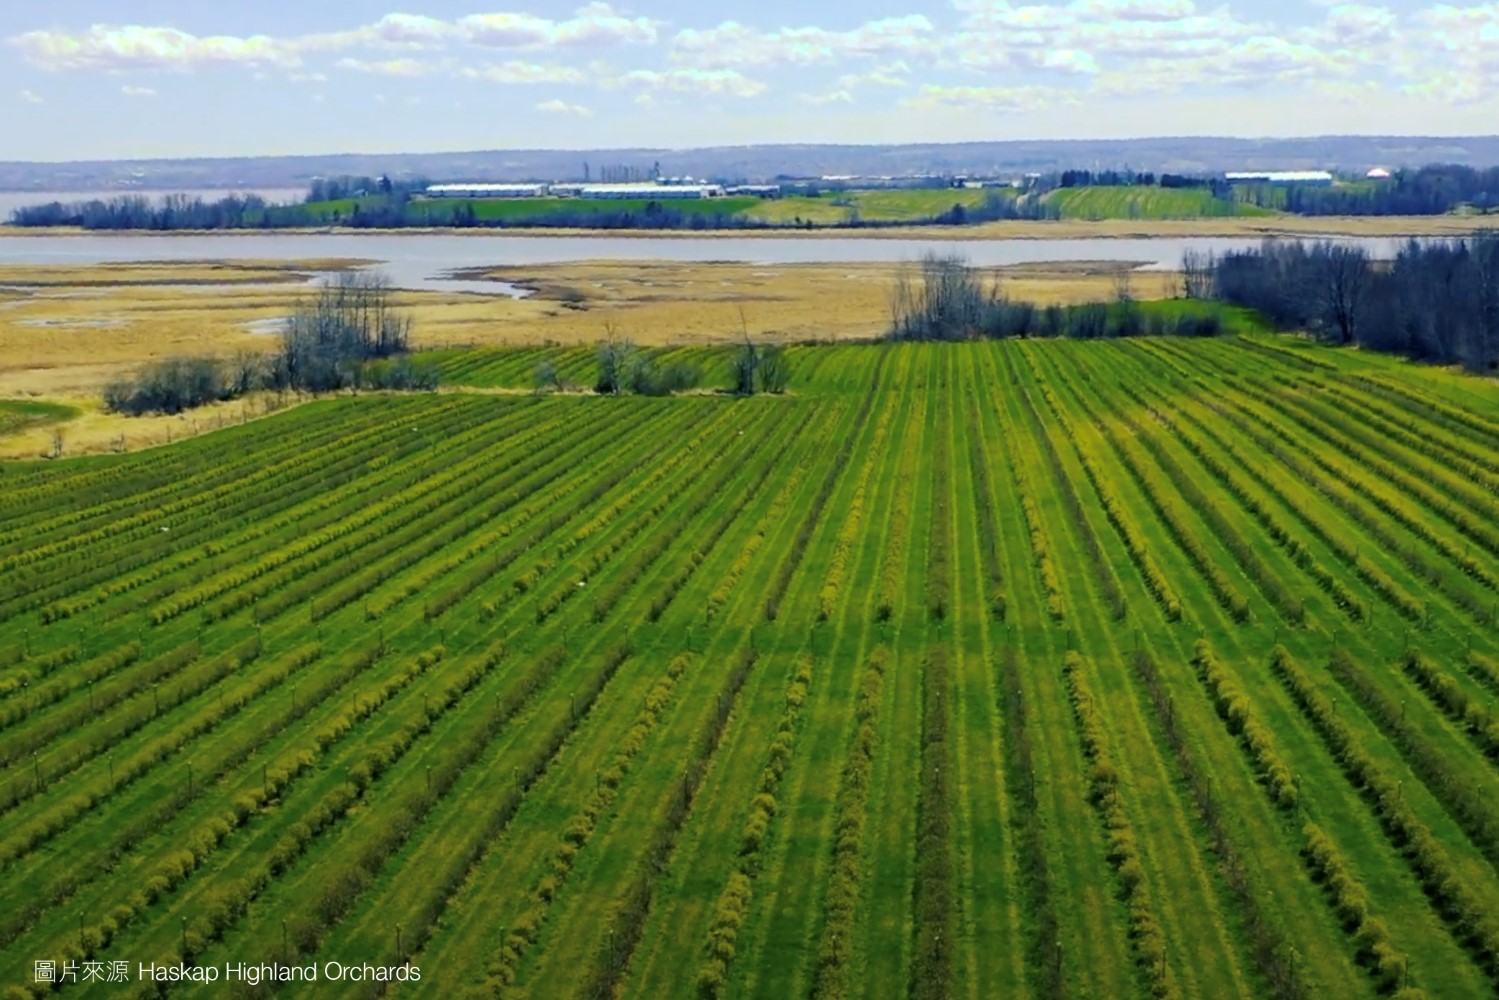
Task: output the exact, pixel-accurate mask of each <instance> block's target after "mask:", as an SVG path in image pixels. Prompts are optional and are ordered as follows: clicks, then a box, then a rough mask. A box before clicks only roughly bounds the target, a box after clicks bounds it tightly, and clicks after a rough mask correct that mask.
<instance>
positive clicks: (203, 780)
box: [0, 639, 322, 857]
mask: <svg viewBox="0 0 1499 1000" xmlns="http://www.w3.org/2000/svg"><path fill="white" fill-rule="evenodd" d="M259 655H260V645H259V641H258V640H256V639H251V640H249V641H248V642H246V643H242V644H241V645H240V647H238V648H237V650H236V651H232V652H230V653H228V654H225V655H224V656H221V657H218V658H217V659H215V660H214V661H213V662H212V664H211V665H210V669H209V671H208V673H207V675H206V676H205V677H204V678H203V679H202V682H201V684H194V685H193V687H192V689H191V691H190V693H186V694H181V695H177V696H173V698H172V702H173V705H174V706H175V705H177V704H182V703H184V702H186V701H188V700H190V699H191V698H193V697H196V696H197V695H199V694H202V693H203V692H204V691H206V690H208V688H210V687H212V686H214V685H216V684H218V683H220V682H221V681H223V680H224V679H225V678H227V677H228V676H229V675H231V674H234V673H237V672H239V671H240V670H241V669H242V668H243V667H245V666H246V665H248V664H249V663H251V662H254V661H255V660H256V659H257V658H258V657H259ZM321 655H322V646H321V645H320V644H316V643H314V644H311V645H309V646H304V647H299V648H297V649H295V650H293V651H292V652H291V653H289V654H287V655H286V656H284V657H281V658H278V659H277V660H274V661H272V662H271V663H268V664H264V665H259V666H257V668H256V670H255V671H254V673H253V680H252V681H251V683H250V684H249V686H248V687H246V688H244V689H242V690H240V691H237V692H235V694H234V696H233V697H230V698H225V697H223V694H222V691H221V692H220V697H219V698H218V699H217V700H215V701H212V702H208V703H206V704H204V705H202V706H200V707H199V708H198V709H197V711H196V713H195V714H194V715H192V716H191V717H190V718H188V719H186V720H184V721H183V722H181V723H180V724H178V725H177V726H176V727H175V728H173V729H172V730H171V731H169V732H164V733H160V734H158V735H157V736H156V737H155V738H154V739H151V740H147V741H146V742H145V743H144V744H137V745H135V747H134V748H133V751H134V752H133V753H131V754H130V755H129V756H128V757H126V758H125V759H124V760H122V761H121V762H120V765H119V766H118V767H116V766H115V762H114V756H113V754H110V758H109V776H108V777H107V778H103V779H97V780H95V782H94V783H93V784H92V785H91V786H89V787H87V788H82V789H79V788H76V787H75V788H74V794H72V795H71V796H69V797H67V798H65V799H63V800H62V801H61V802H60V803H54V805H53V806H52V808H50V809H49V810H48V811H47V813H46V814H45V815H44V816H42V817H38V818H37V819H35V820H34V821H33V822H32V823H31V824H29V825H27V826H24V827H18V828H17V830H15V831H13V832H16V833H19V834H20V836H19V837H18V838H17V840H16V842H15V843H14V845H12V844H7V846H6V847H5V849H4V850H3V851H0V857H3V856H4V855H6V854H8V853H9V852H10V851H11V850H12V849H14V850H15V851H16V852H17V854H18V855H19V854H24V853H27V852H29V851H32V850H35V849H36V848H37V847H38V846H40V845H41V844H43V843H45V842H47V841H48V840H50V839H51V838H52V837H54V836H56V835H57V834H58V833H60V832H61V831H62V830H64V829H66V828H67V827H68V826H69V825H71V823H72V822H73V821H74V820H75V819H77V818H78V817H80V816H84V815H87V814H88V813H90V812H92V811H93V810H94V809H96V808H98V806H99V805H100V804H101V803H103V802H105V801H106V800H108V799H109V798H111V797H113V796H114V795H115V794H116V793H118V792H120V791H121V790H123V789H125V788H128V787H129V786H130V785H132V784H134V783H135V782H136V781H137V780H138V779H140V778H142V777H144V776H145V775H146V774H147V773H148V772H150V771H151V770H152V769H153V768H155V767H156V766H157V765H158V764H162V763H163V762H165V761H167V760H168V759H170V758H171V757H173V756H176V755H178V754H180V753H181V752H182V748H183V747H184V746H185V745H187V744H188V743H191V742H192V741H193V740H196V739H197V738H198V737H199V736H202V735H204V734H205V733H208V732H211V731H212V730H214V729H217V728H218V727H219V726H221V725H223V724H224V723H225V722H226V721H228V720H230V719H232V718H233V717H234V716H235V715H237V714H238V713H239V712H240V711H241V710H242V709H243V708H244V707H245V705H247V704H249V703H250V702H251V701H253V700H254V699H255V698H257V697H259V696H260V695H261V694H263V693H264V692H265V691H267V690H269V689H270V688H272V687H275V686H276V685H278V684H280V683H281V682H282V681H284V680H285V679H286V678H287V677H289V676H290V675H291V674H292V673H294V672H295V671H297V670H300V669H302V668H303V667H305V666H307V665H308V664H310V663H312V662H314V661H315V660H316V659H317V658H318V657H319V656H321ZM153 710H154V706H153ZM149 718H150V717H149V716H147V717H144V718H142V716H141V715H139V714H138V715H137V718H136V719H135V720H132V722H133V723H134V724H133V725H131V726H129V731H130V732H131V733H133V732H134V731H136V730H137V729H139V728H140V726H141V725H143V723H144V721H149ZM127 725H128V724H127ZM124 728H126V727H121V729H117V730H116V731H121V730H122V729H124ZM117 742H120V743H123V740H120V741H114V740H111V741H108V742H107V743H102V744H100V745H99V746H97V747H96V748H95V749H94V750H93V752H91V753H88V754H83V755H79V757H77V758H75V759H74V761H73V762H72V764H71V767H70V769H71V768H77V767H80V766H82V763H83V761H84V759H86V758H96V757H97V756H98V754H99V753H100V752H101V751H102V748H103V747H104V746H114V745H116V743H117ZM247 755H248V751H246V752H245V753H242V754H237V753H236V752H235V751H234V750H233V749H230V750H228V751H226V752H225V753H224V754H223V755H221V756H219V757H217V758H212V759H207V760H206V761H205V759H204V758H203V757H201V756H195V757H194V758H193V759H192V761H190V762H189V764H188V774H189V780H188V781H187V782H186V783H185V784H179V785H178V787H177V790H176V791H175V792H173V793H172V794H171V795H167V796H163V798H164V799H165V800H168V801H171V802H173V803H174V804H175V805H176V806H177V808H180V807H181V806H183V805H186V803H187V802H188V801H189V800H190V799H191V798H193V797H194V796H195V795H196V794H197V793H199V792H201V791H202V790H203V788H205V787H207V785H208V784H210V783H212V782H214V781H217V780H218V779H219V778H221V777H222V776H223V775H224V774H226V773H227V772H228V771H229V770H231V769H232V768H233V767H235V766H237V765H238V764H239V763H240V762H241V761H242V760H243V758H244V756H247ZM205 765H206V766H205ZM75 786H76V782H75ZM156 804H157V806H158V807H159V806H161V804H162V799H158V800H157V803H156Z"/></svg>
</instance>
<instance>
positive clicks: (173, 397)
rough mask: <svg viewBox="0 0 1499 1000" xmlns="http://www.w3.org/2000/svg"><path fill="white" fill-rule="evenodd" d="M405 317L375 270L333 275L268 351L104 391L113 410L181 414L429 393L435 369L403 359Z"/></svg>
mask: <svg viewBox="0 0 1499 1000" xmlns="http://www.w3.org/2000/svg"><path fill="white" fill-rule="evenodd" d="M410 350H411V319H410V317H409V316H407V315H405V314H404V313H402V312H400V311H398V310H397V309H395V308H394V307H393V306H392V303H391V288H390V284H389V282H388V281H387V280H386V279H385V278H384V277H383V276H382V275H379V274H376V273H366V272H352V273H345V274H341V275H339V276H338V277H337V278H336V279H334V280H333V281H331V282H329V283H328V284H327V285H325V286H324V287H323V288H322V289H321V290H320V291H319V292H318V294H317V295H316V296H315V297H313V298H312V299H310V300H309V301H307V302H304V303H303V304H302V305H300V306H299V307H298V308H297V310H296V311H295V312H293V313H292V315H291V317H290V318H289V319H288V320H287V323H286V327H285V329H284V330H283V331H282V332H281V334H280V336H279V341H278V344H277V349H276V350H275V351H274V352H272V353H270V354H260V353H257V352H254V351H241V352H240V353H238V354H236V355H235V356H234V357H233V358H228V359H225V358H212V357H196V358H166V359H164V360H161V361H157V362H153V363H152V364H149V365H147V366H145V367H144V368H142V369H141V370H139V371H138V372H136V373H135V375H134V376H132V377H130V378H124V379H117V380H115V381H112V382H110V383H109V384H108V385H106V386H105V388H104V406H105V408H106V409H108V410H110V411H112V412H116V413H127V414H131V415H137V416H138V415H140V414H144V413H181V412H183V411H184V410H189V409H192V408H194V407H198V406H203V405H206V404H208V403H214V402H222V401H225V400H230V399H236V398H238V397H240V396H243V395H245V394H246V393H250V392H254V391H257V390H272V391H278V392H284V391H286V390H291V389H295V390H300V391H303V392H332V391H335V390H339V389H421V390H431V389H435V388H437V383H438V376H437V369H436V367H435V366H434V365H432V364H431V363H429V362H424V361H418V360H415V359H413V358H411V357H410V356H409V352H410Z"/></svg>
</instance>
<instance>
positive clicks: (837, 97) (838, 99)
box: [797, 89, 854, 106]
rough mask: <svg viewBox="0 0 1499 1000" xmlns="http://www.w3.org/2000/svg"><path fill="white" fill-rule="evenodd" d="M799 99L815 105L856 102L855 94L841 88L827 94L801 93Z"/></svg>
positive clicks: (804, 102)
mask: <svg viewBox="0 0 1499 1000" xmlns="http://www.w3.org/2000/svg"><path fill="white" fill-rule="evenodd" d="M797 100H799V101H801V102H802V103H803V104H811V105H814V106H820V105H827V104H852V103H854V95H853V94H850V93H849V92H848V91H847V90H842V89H839V90H832V91H829V92H828V93H826V94H799V95H797Z"/></svg>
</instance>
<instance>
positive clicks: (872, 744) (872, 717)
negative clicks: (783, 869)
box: [812, 646, 890, 1000]
mask: <svg viewBox="0 0 1499 1000" xmlns="http://www.w3.org/2000/svg"><path fill="white" fill-rule="evenodd" d="M889 660H890V653H889V650H887V649H886V648H885V647H884V646H878V647H876V648H875V649H874V651H873V652H872V653H871V654H870V655H869V659H868V660H866V661H865V663H864V669H863V671H862V672H861V673H860V676H859V694H858V699H857V701H856V702H855V703H854V739H853V743H852V744H851V745H850V747H849V750H848V760H847V761H846V762H845V763H844V765H843V774H842V776H841V778H840V780H839V783H838V798H837V800H836V801H835V803H834V815H835V817H836V818H835V819H834V826H833V862H832V868H831V871H830V872H829V875H828V888H827V897H826V903H825V908H826V917H825V920H824V922H823V933H822V940H821V941H820V942H819V943H818V947H817V967H816V970H815V972H814V976H815V979H814V982H813V986H812V995H813V996H814V997H816V998H818V1000H842V998H844V997H847V996H848V961H849V958H850V957H851V951H852V942H853V930H854V921H855V913H856V912H857V910H858V907H859V881H860V867H861V866H860V860H861V859H860V853H861V847H862V845H863V840H864V821H865V815H866V811H865V810H866V803H867V802H868V801H869V782H870V778H871V774H872V771H873V768H874V754H875V748H876V746H877V745H878V744H879V739H880V734H879V726H878V723H879V715H880V702H881V700H882V697H883V694H884V685H885V671H886V670H887V669H888V668H889Z"/></svg>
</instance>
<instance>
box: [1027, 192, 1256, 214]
mask: <svg viewBox="0 0 1499 1000" xmlns="http://www.w3.org/2000/svg"><path fill="white" fill-rule="evenodd" d="M1046 200H1047V201H1048V202H1049V203H1051V204H1054V205H1056V206H1057V208H1058V209H1059V210H1060V211H1061V213H1062V218H1063V219H1083V220H1098V219H1201V218H1211V217H1217V216H1233V215H1243V216H1263V215H1273V214H1274V213H1273V212H1271V211H1269V210H1268V209H1263V208H1259V207H1257V206H1255V205H1248V204H1245V203H1243V202H1235V201H1224V200H1222V199H1219V198H1214V197H1213V195H1212V192H1210V191H1206V190H1203V189H1201V188H1161V187H1073V188H1060V189H1058V190H1056V191H1053V192H1051V193H1050V194H1048V195H1046Z"/></svg>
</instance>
